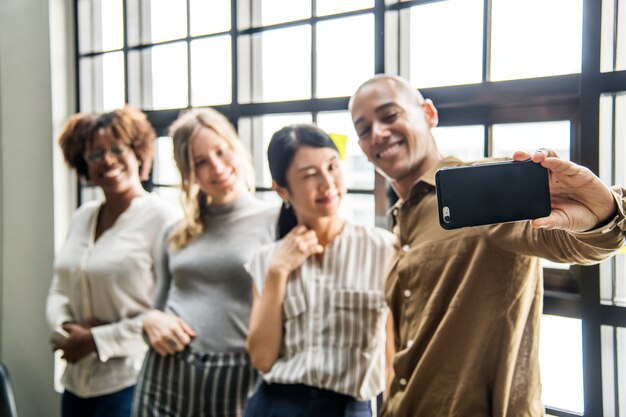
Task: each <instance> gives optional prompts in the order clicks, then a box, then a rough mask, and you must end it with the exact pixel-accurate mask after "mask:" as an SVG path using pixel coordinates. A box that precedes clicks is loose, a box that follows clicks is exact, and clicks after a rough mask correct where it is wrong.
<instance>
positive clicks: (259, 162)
mask: <svg viewBox="0 0 626 417" xmlns="http://www.w3.org/2000/svg"><path fill="white" fill-rule="evenodd" d="M312 121H313V117H312V116H311V114H310V113H293V114H271V115H270V114H268V115H266V116H261V117H254V118H241V119H239V135H240V136H241V141H242V142H243V143H244V145H247V147H248V149H250V148H251V149H252V152H251V153H252V158H253V161H254V166H255V176H256V184H257V186H258V187H271V186H272V176H271V175H270V170H269V165H268V163H267V147H268V146H269V143H270V139H271V138H272V135H273V134H274V133H275V132H276V131H278V130H280V129H282V128H283V127H285V126H288V125H292V124H297V123H312Z"/></svg>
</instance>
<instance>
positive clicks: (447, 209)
mask: <svg viewBox="0 0 626 417" xmlns="http://www.w3.org/2000/svg"><path fill="white" fill-rule="evenodd" d="M442 214H443V221H444V223H450V207H448V206H446V207H444V208H443V212H442Z"/></svg>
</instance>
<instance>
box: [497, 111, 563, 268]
mask: <svg viewBox="0 0 626 417" xmlns="http://www.w3.org/2000/svg"><path fill="white" fill-rule="evenodd" d="M539 148H548V149H553V150H554V151H555V152H556V153H557V155H558V156H559V157H561V158H563V159H566V160H569V158H570V122H569V121H559V122H538V123H510V124H501V125H494V126H493V155H492V156H494V157H506V158H510V157H512V156H513V153H515V151H526V152H530V153H532V152H534V151H536V150H537V149H539ZM541 265H542V266H543V267H544V268H554V269H569V264H561V263H556V262H551V261H548V260H546V259H542V260H541Z"/></svg>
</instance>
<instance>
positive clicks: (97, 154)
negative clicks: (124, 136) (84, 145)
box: [85, 145, 128, 164]
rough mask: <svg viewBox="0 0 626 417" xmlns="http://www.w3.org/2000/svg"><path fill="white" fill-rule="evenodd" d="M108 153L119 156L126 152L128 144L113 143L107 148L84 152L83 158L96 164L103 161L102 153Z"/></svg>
mask: <svg viewBox="0 0 626 417" xmlns="http://www.w3.org/2000/svg"><path fill="white" fill-rule="evenodd" d="M107 152H108V153H110V154H111V155H113V156H114V157H116V158H121V157H122V156H124V155H126V152H128V146H125V145H113V146H111V147H110V148H109V149H98V150H93V151H90V152H87V153H85V160H86V161H87V162H89V163H90V164H97V163H100V162H102V161H104V155H105V154H106V153H107Z"/></svg>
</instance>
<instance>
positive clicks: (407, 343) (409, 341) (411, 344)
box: [406, 340, 414, 348]
mask: <svg viewBox="0 0 626 417" xmlns="http://www.w3.org/2000/svg"><path fill="white" fill-rule="evenodd" d="M413 343H414V342H413V341H412V340H407V341H406V347H408V348H410V347H411V346H413Z"/></svg>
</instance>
